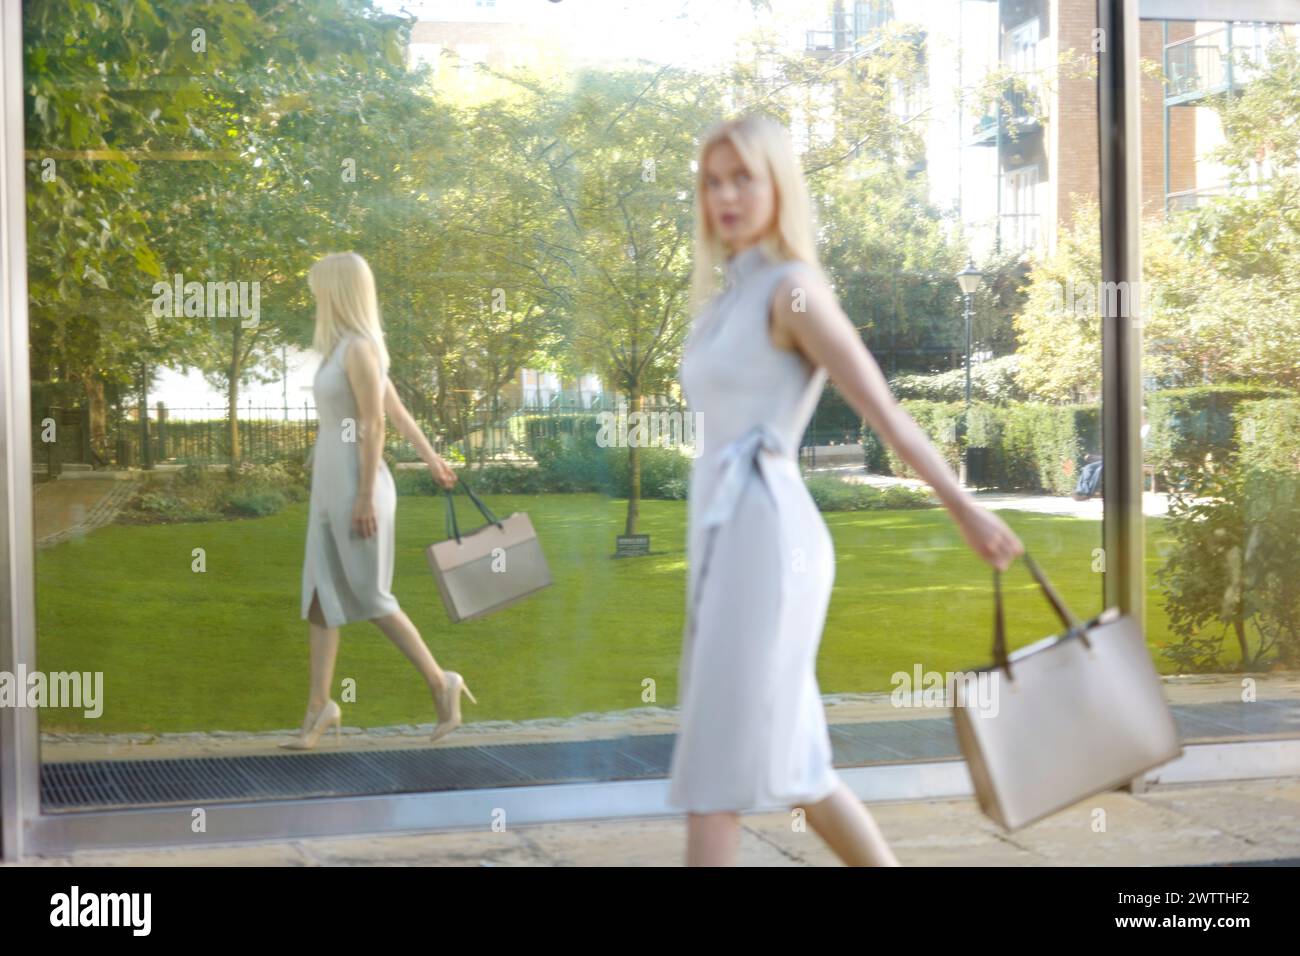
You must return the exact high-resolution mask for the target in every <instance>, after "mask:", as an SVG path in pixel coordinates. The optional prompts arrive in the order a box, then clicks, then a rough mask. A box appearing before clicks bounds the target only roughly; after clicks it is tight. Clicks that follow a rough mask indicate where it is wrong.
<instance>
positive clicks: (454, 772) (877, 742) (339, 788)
mask: <svg viewBox="0 0 1300 956" xmlns="http://www.w3.org/2000/svg"><path fill="white" fill-rule="evenodd" d="M1170 710H1171V711H1172V712H1173V714H1174V719H1175V721H1176V723H1177V724H1178V732H1179V736H1180V737H1181V738H1182V739H1183V740H1184V741H1185V742H1194V741H1196V740H1197V739H1207V738H1209V739H1215V738H1223V737H1251V736H1259V735H1266V734H1269V735H1277V734H1287V733H1290V734H1295V735H1297V736H1300V701H1291V700H1261V701H1257V702H1255V703H1244V702H1242V703H1237V702H1232V701H1229V702H1226V703H1207V704H1182V705H1176V706H1172V707H1171V708H1170ZM830 736H831V744H832V746H833V748H834V760H835V764H836V766H840V767H852V766H863V765H866V764H873V763H898V762H901V761H908V760H944V759H959V758H960V757H961V750H960V748H959V747H958V746H957V739H956V736H955V735H954V733H953V729H952V721H951V720H949V719H943V718H925V719H918V720H888V721H866V722H862V723H856V724H832V725H831V726H830ZM675 739H676V738H675V736H674V735H673V734H645V735H629V736H626V737H619V738H613V739H606V740H581V741H557V742H555V743H529V744H492V745H487V746H480V747H438V748H424V749H412V750H374V751H365V750H349V751H335V752H329V751H327V750H320V751H313V752H310V753H286V754H259V755H246V756H237V757H190V758H176V759H153V760H100V761H76V762H67V763H46V764H43V765H42V767H41V803H42V807H43V809H45V810H46V811H50V812H58V811H62V810H92V809H95V810H98V809H114V808H122V807H142V806H166V805H169V804H182V805H189V804H208V803H221V802H232V801H244V800H296V799H302V798H309V797H351V796H365V795H370V794H376V793H428V792H437V791H440V790H471V789H486V788H493V787H516V786H526V785H535V784H556V783H588V782H599V781H609V780H645V779H655V778H663V777H666V776H667V775H668V769H669V765H670V761H671V760H672V751H673V741H674V740H675Z"/></svg>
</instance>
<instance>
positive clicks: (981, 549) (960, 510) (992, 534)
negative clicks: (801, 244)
mask: <svg viewBox="0 0 1300 956" xmlns="http://www.w3.org/2000/svg"><path fill="white" fill-rule="evenodd" d="M771 319H772V325H771V332H770V334H771V335H772V337H773V340H774V341H773V344H774V345H776V344H777V343H779V342H786V341H788V342H791V343H793V345H794V347H795V349H796V350H797V351H798V352H799V353H801V354H802V355H803V356H804V357H805V358H807V359H808V361H810V362H812V363H813V364H814V365H815V366H821V367H824V368H825V369H826V371H827V373H828V374H829V376H830V378H831V380H832V381H834V383H835V384H836V386H837V387H838V388H839V390H840V392H841V393H842V394H843V395H844V397H845V399H846V400H847V401H848V403H849V405H850V406H852V408H853V409H854V411H856V412H857V413H858V414H859V415H861V416H862V418H863V419H865V420H866V422H867V424H868V425H870V426H871V428H872V429H873V430H874V431H875V432H876V434H878V435H879V436H880V437H881V438H882V439H883V440H884V441H886V442H888V443H889V445H890V447H892V448H893V449H894V451H896V452H897V453H898V456H899V457H900V458H902V459H903V461H905V462H907V464H908V465H910V466H911V467H912V468H913V469H914V470H915V471H916V473H917V474H919V475H920V476H921V478H922V479H923V480H924V481H925V482H926V483H927V484H928V485H929V486H930V487H931V488H933V489H934V491H935V493H936V494H937V495H938V496H939V500H940V501H942V502H943V504H944V507H946V508H947V509H948V511H949V512H950V513H951V514H952V515H953V517H954V518H955V519H956V521H957V524H958V526H959V527H960V528H961V531H962V534H963V535H964V537H965V538H966V540H967V542H968V543H969V544H970V545H971V547H972V548H973V549H974V550H975V551H976V552H977V553H978V554H979V555H980V557H982V558H983V559H984V560H986V561H988V562H989V563H991V564H993V565H994V566H996V567H998V568H1000V569H1002V570H1006V568H1007V567H1008V566H1009V565H1010V563H1011V560H1012V558H1013V557H1015V556H1016V555H1018V554H1023V553H1024V546H1023V545H1022V544H1021V542H1020V539H1019V538H1017V537H1016V535H1015V533H1014V532H1012V530H1011V529H1010V528H1008V527H1007V526H1006V524H1005V523H1004V522H1003V521H1002V519H1000V518H998V517H997V516H996V515H994V514H993V513H992V512H990V511H988V510H986V509H984V508H981V507H980V506H979V505H978V504H977V503H976V501H975V499H974V498H973V497H971V495H970V494H969V493H968V492H967V491H966V489H964V488H963V487H962V486H961V484H960V483H959V482H958V481H957V476H956V475H955V474H954V473H953V470H952V468H951V467H950V466H949V465H948V463H947V462H946V461H944V460H943V457H942V456H941V455H940V454H939V452H938V450H937V449H936V448H935V447H934V445H933V444H932V443H931V442H930V439H929V437H928V436H927V435H926V434H925V432H923V431H922V430H921V427H920V426H919V425H917V423H916V420H915V419H914V418H912V416H911V415H909V414H908V413H907V411H906V410H905V409H903V408H902V406H900V405H899V404H898V401H897V400H896V399H895V398H894V395H893V393H892V392H891V391H890V390H889V384H888V383H887V382H886V381H885V376H884V374H883V373H882V372H881V371H880V365H879V364H878V363H877V362H876V359H875V356H873V355H872V354H871V351H870V350H869V349H868V348H867V346H866V344H865V343H864V342H863V341H862V337H861V336H860V335H859V334H858V330H857V329H856V328H854V327H853V323H852V322H851V321H850V320H849V317H848V316H847V315H845V314H844V310H843V309H842V308H841V307H840V304H839V301H838V300H837V299H836V298H835V294H834V292H833V291H832V290H831V289H830V287H829V286H828V285H827V284H826V282H825V281H824V280H823V279H822V278H821V277H820V276H817V275H816V274H815V273H814V272H813V270H812V269H810V268H798V269H796V270H793V274H792V275H790V276H787V277H786V278H784V279H782V280H781V282H780V283H779V284H778V286H777V289H776V292H775V293H774V295H773V300H772V307H771ZM778 347H779V346H778Z"/></svg>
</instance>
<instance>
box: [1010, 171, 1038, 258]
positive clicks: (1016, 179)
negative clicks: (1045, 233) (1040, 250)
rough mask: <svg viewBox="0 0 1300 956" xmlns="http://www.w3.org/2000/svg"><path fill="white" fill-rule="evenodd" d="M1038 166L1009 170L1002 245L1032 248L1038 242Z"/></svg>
mask: <svg viewBox="0 0 1300 956" xmlns="http://www.w3.org/2000/svg"><path fill="white" fill-rule="evenodd" d="M1037 197H1038V166H1037V165H1034V166H1025V167H1022V168H1020V169H1012V170H1008V172H1007V174H1006V176H1004V177H1003V189H1002V244H1003V246H1004V247H1009V248H1012V249H1030V248H1033V247H1034V246H1035V245H1037V243H1038V201H1037Z"/></svg>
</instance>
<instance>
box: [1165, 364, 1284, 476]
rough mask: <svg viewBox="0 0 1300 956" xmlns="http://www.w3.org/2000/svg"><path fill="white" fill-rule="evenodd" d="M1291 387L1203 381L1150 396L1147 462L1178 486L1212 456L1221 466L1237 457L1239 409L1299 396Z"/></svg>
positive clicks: (1195, 472)
mask: <svg viewBox="0 0 1300 956" xmlns="http://www.w3.org/2000/svg"><path fill="white" fill-rule="evenodd" d="M1295 397H1296V395H1295V392H1293V391H1290V390H1289V389H1285V388H1276V387H1271V386H1253V385H1198V386H1193V387H1190V388H1169V389H1163V390H1161V391H1159V392H1154V393H1152V394H1151V395H1150V396H1149V397H1148V399H1147V421H1148V422H1149V423H1150V424H1151V430H1150V433H1149V434H1148V436H1147V461H1148V462H1150V463H1152V464H1154V465H1155V466H1156V470H1157V471H1161V472H1164V473H1165V475H1166V476H1167V478H1168V480H1169V481H1170V482H1171V483H1173V484H1175V485H1177V484H1180V483H1181V482H1182V481H1184V480H1186V479H1188V478H1191V477H1192V476H1194V475H1195V474H1197V473H1198V472H1199V471H1200V469H1201V467H1202V465H1203V464H1204V462H1205V456H1206V455H1207V454H1212V455H1213V456H1214V461H1215V462H1216V463H1217V464H1219V465H1226V464H1228V463H1229V462H1230V460H1231V459H1232V458H1233V457H1234V456H1235V455H1236V452H1237V447H1238V443H1237V438H1236V434H1235V430H1236V429H1235V423H1234V413H1235V411H1236V409H1237V407H1238V406H1240V405H1241V404H1243V403H1246V402H1256V401H1260V400H1262V399H1286V398H1295Z"/></svg>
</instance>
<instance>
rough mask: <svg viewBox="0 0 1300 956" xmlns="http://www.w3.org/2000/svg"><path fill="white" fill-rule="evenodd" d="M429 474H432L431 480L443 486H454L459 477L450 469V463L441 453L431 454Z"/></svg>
mask: <svg viewBox="0 0 1300 956" xmlns="http://www.w3.org/2000/svg"><path fill="white" fill-rule="evenodd" d="M429 474H431V475H433V480H434V481H436V482H437V483H438V484H440V485H442V486H443V487H444V488H454V487H455V486H456V482H457V481H459V479H458V478H457V477H456V473H455V472H454V471H452V470H451V465H449V464H447V460H446V459H445V458H443V457H442V456H441V455H434V456H433V464H431V465H430V466H429Z"/></svg>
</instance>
